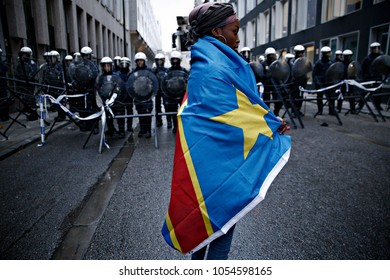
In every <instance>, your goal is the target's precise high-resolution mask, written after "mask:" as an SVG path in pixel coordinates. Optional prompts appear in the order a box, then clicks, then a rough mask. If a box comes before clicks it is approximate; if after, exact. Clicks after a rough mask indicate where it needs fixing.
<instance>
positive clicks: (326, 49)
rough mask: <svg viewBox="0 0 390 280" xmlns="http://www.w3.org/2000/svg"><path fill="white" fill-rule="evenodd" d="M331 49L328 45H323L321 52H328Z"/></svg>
mask: <svg viewBox="0 0 390 280" xmlns="http://www.w3.org/2000/svg"><path fill="white" fill-rule="evenodd" d="M331 51H332V50H331V49H330V48H329V47H328V46H325V47H322V48H321V53H328V52H331Z"/></svg>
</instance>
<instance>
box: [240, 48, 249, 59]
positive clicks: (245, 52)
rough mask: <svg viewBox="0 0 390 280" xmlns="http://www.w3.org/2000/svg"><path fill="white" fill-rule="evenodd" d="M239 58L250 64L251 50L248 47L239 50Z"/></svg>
mask: <svg viewBox="0 0 390 280" xmlns="http://www.w3.org/2000/svg"><path fill="white" fill-rule="evenodd" d="M240 54H241V56H242V57H243V58H244V59H245V60H246V62H248V63H249V62H250V59H251V49H250V48H248V47H243V48H241V50H240Z"/></svg>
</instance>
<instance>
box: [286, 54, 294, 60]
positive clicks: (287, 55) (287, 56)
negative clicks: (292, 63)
mask: <svg viewBox="0 0 390 280" xmlns="http://www.w3.org/2000/svg"><path fill="white" fill-rule="evenodd" d="M284 58H285V59H287V60H288V59H291V58H294V55H293V54H292V53H286V55H285V56H284Z"/></svg>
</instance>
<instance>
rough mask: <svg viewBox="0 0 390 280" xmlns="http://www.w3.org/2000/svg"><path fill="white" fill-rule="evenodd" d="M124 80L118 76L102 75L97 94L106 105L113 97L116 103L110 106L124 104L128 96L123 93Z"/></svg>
mask: <svg viewBox="0 0 390 280" xmlns="http://www.w3.org/2000/svg"><path fill="white" fill-rule="evenodd" d="M122 85H123V81H122V79H121V78H120V77H119V76H117V75H102V76H100V77H99V78H98V80H97V87H96V90H97V93H98V95H99V97H100V99H101V101H102V102H103V104H106V102H107V101H109V100H110V99H111V98H112V97H114V100H115V101H114V103H113V104H111V105H110V106H113V105H117V104H118V103H120V102H124V101H125V98H126V94H125V93H123V92H122ZM97 103H98V104H99V103H100V102H97Z"/></svg>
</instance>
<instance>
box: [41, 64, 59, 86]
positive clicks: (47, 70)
mask: <svg viewBox="0 0 390 280" xmlns="http://www.w3.org/2000/svg"><path fill="white" fill-rule="evenodd" d="M42 82H43V83H45V84H47V85H51V86H55V87H62V86H63V85H64V77H63V72H62V71H61V70H59V69H58V66H57V65H56V64H54V65H46V66H45V67H44V68H43V70H42Z"/></svg>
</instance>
